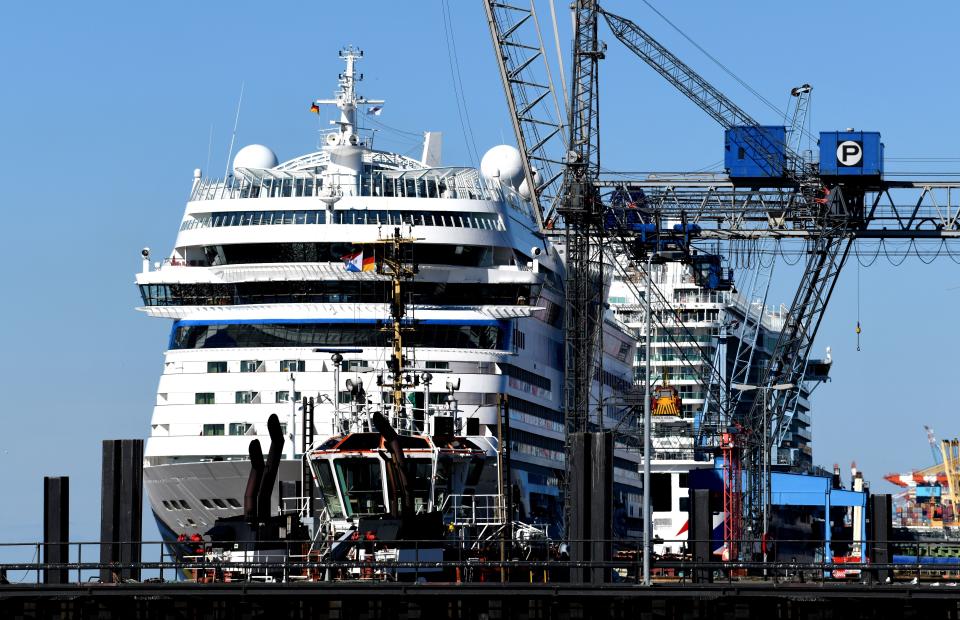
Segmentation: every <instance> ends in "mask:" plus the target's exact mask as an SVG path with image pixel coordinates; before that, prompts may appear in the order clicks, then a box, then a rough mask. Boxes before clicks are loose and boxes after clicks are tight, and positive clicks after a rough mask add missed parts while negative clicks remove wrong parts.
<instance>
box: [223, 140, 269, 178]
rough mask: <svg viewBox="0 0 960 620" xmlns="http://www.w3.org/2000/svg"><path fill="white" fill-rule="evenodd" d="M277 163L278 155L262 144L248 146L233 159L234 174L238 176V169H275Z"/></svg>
mask: <svg viewBox="0 0 960 620" xmlns="http://www.w3.org/2000/svg"><path fill="white" fill-rule="evenodd" d="M277 163H278V162H277V154H276V153H274V152H273V151H271V150H270V149H269V148H267V147H265V146H263V145H262V144H248V145H247V146H245V147H243V148H242V149H240V150H239V151H237V154H236V156H235V157H234V158H233V172H234V174H236V172H237V168H260V169H265V168H275V167H276V166H277Z"/></svg>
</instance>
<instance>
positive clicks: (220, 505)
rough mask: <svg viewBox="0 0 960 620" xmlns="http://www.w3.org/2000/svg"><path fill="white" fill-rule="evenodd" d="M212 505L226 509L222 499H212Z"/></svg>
mask: <svg viewBox="0 0 960 620" xmlns="http://www.w3.org/2000/svg"><path fill="white" fill-rule="evenodd" d="M213 503H214V504H216V505H217V508H226V507H227V505H226V504H225V503H224V501H223V500H222V499H216V498H214V500H213Z"/></svg>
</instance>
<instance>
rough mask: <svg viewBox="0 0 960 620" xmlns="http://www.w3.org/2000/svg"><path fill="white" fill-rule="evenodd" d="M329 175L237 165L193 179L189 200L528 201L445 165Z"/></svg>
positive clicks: (516, 206)
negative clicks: (230, 171) (233, 171)
mask: <svg viewBox="0 0 960 620" xmlns="http://www.w3.org/2000/svg"><path fill="white" fill-rule="evenodd" d="M333 176H334V177H337V178H336V179H333V177H331V175H326V174H324V173H317V172H315V171H312V170H277V169H273V170H253V169H241V170H239V171H238V174H237V175H235V176H229V177H227V178H226V179H222V178H203V179H199V180H197V181H196V182H195V183H194V186H193V188H192V190H191V192H190V201H191V202H197V201H205V200H238V199H257V198H317V199H318V200H319V199H320V198H326V197H329V196H330V195H331V194H332V193H337V194H339V195H343V196H367V197H370V196H373V197H387V198H437V199H445V198H446V199H449V198H453V199H460V200H497V201H500V200H502V201H504V202H505V203H506V204H507V205H508V206H509V207H510V208H511V209H512V210H515V211H517V212H518V213H520V214H522V215H523V216H524V217H527V216H529V215H530V209H529V204H528V203H527V202H526V201H524V200H523V198H522V197H521V196H520V195H519V194H517V193H516V192H515V191H513V190H512V189H510V188H501V187H500V186H499V184H496V183H490V184H488V183H487V182H486V181H485V180H484V179H483V177H481V176H480V175H479V174H478V173H477V171H476V170H475V169H473V168H462V167H446V168H421V169H407V170H374V171H372V172H371V171H369V170H365V171H364V172H361V173H360V174H357V175H353V174H349V175H347V174H337V175H333Z"/></svg>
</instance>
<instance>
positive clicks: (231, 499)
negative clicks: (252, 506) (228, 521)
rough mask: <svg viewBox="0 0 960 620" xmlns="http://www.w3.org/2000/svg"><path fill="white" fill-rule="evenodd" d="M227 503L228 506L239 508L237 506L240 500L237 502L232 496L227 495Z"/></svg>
mask: <svg viewBox="0 0 960 620" xmlns="http://www.w3.org/2000/svg"><path fill="white" fill-rule="evenodd" d="M227 503H228V504H230V507H231V508H239V507H240V502H238V501H237V500H235V499H233V498H232V497H228V498H227Z"/></svg>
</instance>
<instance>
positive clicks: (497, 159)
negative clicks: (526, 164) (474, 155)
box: [480, 144, 523, 189]
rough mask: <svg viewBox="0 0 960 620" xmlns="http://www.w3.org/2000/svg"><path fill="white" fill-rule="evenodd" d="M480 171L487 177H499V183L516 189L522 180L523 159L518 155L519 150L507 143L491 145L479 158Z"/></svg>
mask: <svg viewBox="0 0 960 620" xmlns="http://www.w3.org/2000/svg"><path fill="white" fill-rule="evenodd" d="M480 173H481V174H482V175H483V176H485V177H486V178H488V179H499V180H500V183H502V184H504V185H509V186H510V187H512V188H513V189H517V188H518V187H520V183H521V181H523V160H522V159H521V157H520V151H518V150H517V149H516V148H514V147H512V146H510V145H509V144H501V145H499V146H495V147H493V148H492V149H490V150H489V151H487V152H486V153H484V154H483V159H481V160H480Z"/></svg>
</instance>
